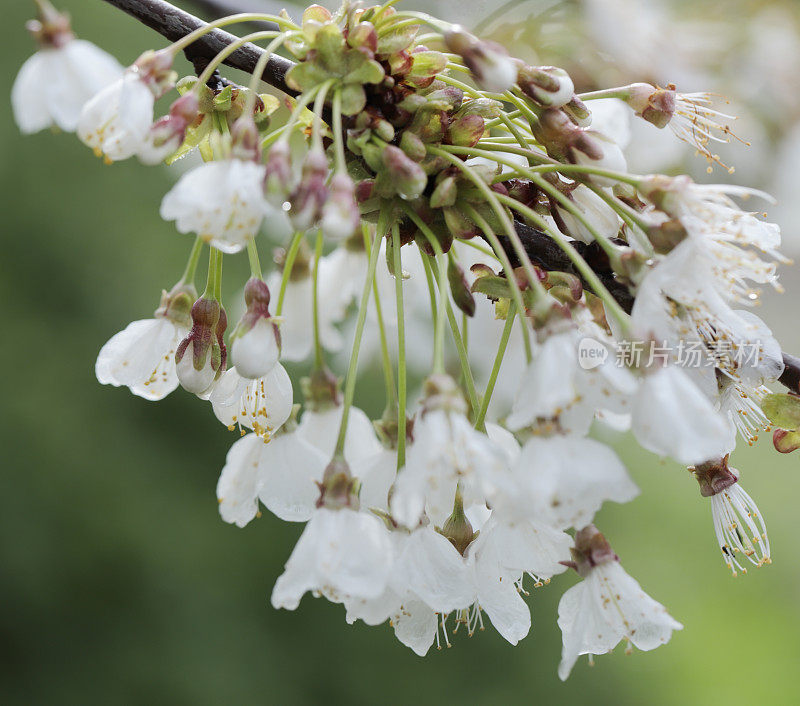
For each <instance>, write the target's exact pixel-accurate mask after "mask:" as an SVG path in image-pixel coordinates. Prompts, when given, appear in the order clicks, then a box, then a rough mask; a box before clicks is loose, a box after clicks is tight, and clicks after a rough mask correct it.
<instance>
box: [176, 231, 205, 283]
mask: <svg viewBox="0 0 800 706" xmlns="http://www.w3.org/2000/svg"><path fill="white" fill-rule="evenodd" d="M203 244H204V243H203V239H202V238H201V237H200V236H199V235H198V236H197V237H196V238H195V239H194V245H192V251H191V252H190V253H189V261H188V262H187V263H186V269H185V270H184V271H183V274H182V275H181V278H180V280H179V281H180V282H181V283H183V284H194V275H195V272H197V263H198V262H199V261H200V255H201V254H202V252H203Z"/></svg>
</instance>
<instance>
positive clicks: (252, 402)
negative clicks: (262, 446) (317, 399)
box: [209, 363, 292, 440]
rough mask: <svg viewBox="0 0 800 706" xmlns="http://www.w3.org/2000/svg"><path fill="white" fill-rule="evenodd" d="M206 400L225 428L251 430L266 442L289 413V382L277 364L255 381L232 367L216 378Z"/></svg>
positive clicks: (286, 374)
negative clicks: (215, 382) (209, 402)
mask: <svg viewBox="0 0 800 706" xmlns="http://www.w3.org/2000/svg"><path fill="white" fill-rule="evenodd" d="M209 399H210V401H211V404H212V406H213V408H214V414H215V415H216V416H217V419H219V420H220V421H221V422H222V423H223V424H224V425H225V426H227V427H229V428H231V429H233V428H235V427H236V426H238V427H239V428H240V429H241V428H242V427H245V428H247V429H252V430H253V431H254V432H255V433H256V435H257V436H261V437H263V438H264V439H265V440H269V438H270V437H271V436H272V434H273V433H274V432H275V431H276V430H277V429H279V428H280V426H281V425H282V424H283V423H284V422H285V421H286V420H287V419H288V418H289V415H290V414H291V412H292V381H291V380H290V379H289V374H288V373H287V372H286V370H285V369H284V367H283V366H282V365H281V364H280V363H277V364H276V365H274V366H273V367H272V370H270V371H269V372H268V373H267V374H266V375H264V376H263V377H260V378H256V379H255V380H253V379H251V378H246V377H242V376H241V375H239V372H238V371H237V370H236V368H235V367H233V368H230V369H229V370H227V371H226V372H225V373H224V374H223V375H222V376H221V377H220V379H219V382H217V384H216V385H215V386H214V390H213V392H212V393H211V396H210V397H209Z"/></svg>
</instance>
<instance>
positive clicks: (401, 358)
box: [392, 223, 407, 469]
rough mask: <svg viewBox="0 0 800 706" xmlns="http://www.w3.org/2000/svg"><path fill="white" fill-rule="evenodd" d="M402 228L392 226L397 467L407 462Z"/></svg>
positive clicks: (395, 225)
mask: <svg viewBox="0 0 800 706" xmlns="http://www.w3.org/2000/svg"><path fill="white" fill-rule="evenodd" d="M400 247H401V245H400V228H399V226H398V225H397V224H396V223H395V224H394V225H393V226H392V262H393V264H394V292H395V298H396V301H397V468H398V469H399V468H402V467H403V466H404V465H405V462H406V384H407V380H406V323H405V310H404V304H403V261H402V253H401V252H400Z"/></svg>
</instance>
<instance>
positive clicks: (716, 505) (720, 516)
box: [693, 455, 771, 576]
mask: <svg viewBox="0 0 800 706" xmlns="http://www.w3.org/2000/svg"><path fill="white" fill-rule="evenodd" d="M693 470H694V475H695V478H697V482H698V483H699V484H700V494H701V495H702V496H703V497H704V498H711V515H712V517H713V519H714V533H715V534H716V536H717V543H718V544H719V548H720V550H721V551H722V558H723V559H724V560H725V564H726V566H727V567H728V568H729V569H730V570H731V571H732V572H733V575H734V576H736V574H737V572H739V571H741V572H742V573H745V574H746V573H747V569H746V568H745V567H743V566H742V564H741V562H740V559H743V558H745V557H746V558H747V560H748V561H749V562H750V563H751V564H753V565H754V566H756V567H759V566H763V565H764V564H769V563H771V558H770V549H769V538H768V537H767V527H766V525H765V524H764V518H763V517H762V516H761V512H759V509H758V507H757V506H756V504H755V502H754V501H753V499H752V498H751V497H750V496H749V495H748V494H747V492H746V491H745V490H744V488H742V486H741V485H739V471H737V470H736V469H735V468H733V467H731V466H729V465H728V456H727V455H726V456H724V457H722V458H719V459H715V460H712V461H709V462H707V463H703V464H698V465H697V466H695V467H694V469H693Z"/></svg>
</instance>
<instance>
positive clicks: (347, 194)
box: [320, 172, 361, 241]
mask: <svg viewBox="0 0 800 706" xmlns="http://www.w3.org/2000/svg"><path fill="white" fill-rule="evenodd" d="M360 224H361V213H360V212H359V210H358V204H357V203H356V200H355V186H354V184H353V180H352V179H351V178H350V177H349V176H348V175H347V174H344V173H341V172H337V173H336V174H334V175H333V177H332V178H331V183H330V185H329V187H328V198H327V200H326V201H325V205H324V206H323V207H322V212H321V217H320V228H322V232H323V233H324V235H325V236H326V237H327V238H330V239H331V240H333V241H342V240H344V239H346V238H349V237H350V236H351V235H353V234H354V233H356V232H358V231H359V230H360Z"/></svg>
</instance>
